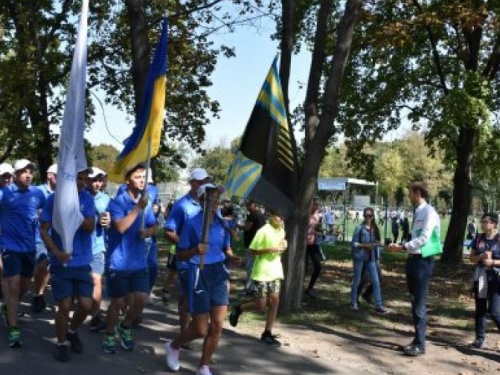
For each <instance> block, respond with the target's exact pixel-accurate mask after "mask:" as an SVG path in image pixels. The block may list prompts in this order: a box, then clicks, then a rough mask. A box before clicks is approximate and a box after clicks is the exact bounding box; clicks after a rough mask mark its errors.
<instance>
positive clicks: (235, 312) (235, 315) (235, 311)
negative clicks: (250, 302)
mask: <svg viewBox="0 0 500 375" xmlns="http://www.w3.org/2000/svg"><path fill="white" fill-rule="evenodd" d="M241 313H242V311H241V305H240V304H237V305H235V306H234V307H233V308H232V309H231V313H230V314H229V324H231V326H233V327H236V326H237V325H238V320H239V319H240V315H241Z"/></svg>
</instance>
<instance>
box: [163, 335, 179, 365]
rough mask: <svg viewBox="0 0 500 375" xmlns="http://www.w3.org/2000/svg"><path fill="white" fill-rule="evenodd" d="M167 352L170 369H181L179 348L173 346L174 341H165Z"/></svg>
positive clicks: (166, 357) (167, 362)
mask: <svg viewBox="0 0 500 375" xmlns="http://www.w3.org/2000/svg"><path fill="white" fill-rule="evenodd" d="M165 353H166V356H165V363H166V364H167V367H168V369H169V370H171V371H174V372H177V371H179V368H180V366H179V349H174V348H172V341H167V342H166V343H165Z"/></svg>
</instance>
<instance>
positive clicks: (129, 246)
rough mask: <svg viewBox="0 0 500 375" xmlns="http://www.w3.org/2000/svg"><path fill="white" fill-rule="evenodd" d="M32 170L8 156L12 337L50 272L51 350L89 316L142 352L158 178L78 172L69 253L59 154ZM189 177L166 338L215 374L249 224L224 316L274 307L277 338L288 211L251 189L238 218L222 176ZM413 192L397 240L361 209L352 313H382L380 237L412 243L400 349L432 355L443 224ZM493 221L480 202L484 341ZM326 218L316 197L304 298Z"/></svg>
mask: <svg viewBox="0 0 500 375" xmlns="http://www.w3.org/2000/svg"><path fill="white" fill-rule="evenodd" d="M35 168H36V166H35V165H34V163H32V162H30V161H29V160H26V159H21V160H18V161H16V162H15V164H14V166H10V165H8V164H6V163H3V164H1V165H0V177H1V178H0V185H1V186H0V187H1V189H0V224H1V236H0V239H1V245H2V257H1V259H2V267H0V270H1V271H2V272H3V275H2V291H3V300H4V303H3V304H2V307H1V313H2V315H3V317H4V320H5V324H6V327H7V338H8V344H9V346H10V347H11V348H20V347H21V346H22V344H23V342H22V333H21V330H20V329H19V326H18V318H19V316H22V314H23V312H22V311H21V310H20V308H19V304H20V301H21V299H22V298H23V296H24V295H25V294H26V292H27V291H28V290H29V289H30V286H31V283H32V281H33V300H32V309H33V313H35V314H36V313H39V312H41V311H43V310H44V309H45V307H46V301H45V298H44V293H45V289H46V288H47V285H48V284H49V282H50V286H51V291H52V295H53V300H54V301H55V303H56V305H57V312H56V314H55V331H56V332H55V336H56V340H57V344H56V347H55V350H54V357H55V358H56V359H57V360H58V361H61V362H67V361H68V360H69V359H70V352H71V351H72V352H77V353H78V352H81V351H82V350H83V344H82V342H81V341H80V338H79V335H78V331H79V329H80V327H81V326H82V324H83V323H84V322H85V320H86V319H87V318H88V317H89V316H90V319H89V327H90V330H92V331H95V332H104V333H105V335H104V340H103V343H102V349H103V351H104V352H105V353H108V354H113V353H117V352H118V351H119V348H120V347H121V349H122V350H126V351H128V350H133V349H134V346H135V344H134V337H133V328H134V327H135V326H137V325H138V324H140V323H141V321H142V313H143V309H144V307H145V305H146V303H147V301H148V298H149V295H150V294H151V291H152V288H153V286H154V284H155V280H156V276H157V274H158V257H157V250H158V249H157V241H156V235H157V226H158V217H157V216H158V213H159V211H161V210H158V209H157V204H156V202H157V197H158V190H157V188H156V187H155V185H154V184H153V183H152V181H148V183H146V176H147V175H148V174H149V173H147V172H146V171H147V167H146V166H145V165H144V164H138V165H136V166H135V167H133V168H131V169H129V170H127V171H125V173H124V176H123V177H124V184H123V185H121V186H120V188H119V189H118V192H117V194H116V196H114V197H110V196H109V195H108V194H107V193H106V190H105V187H106V186H105V185H106V172H105V171H102V170H100V169H99V168H95V167H93V168H86V169H84V170H81V171H79V173H78V176H77V178H76V181H75V184H76V187H77V190H78V199H79V204H80V205H79V207H80V214H81V217H82V222H81V225H80V227H79V228H78V231H77V232H76V234H75V236H74V240H73V248H72V249H71V251H70V249H64V248H63V245H62V240H61V237H60V235H59V233H58V232H57V230H56V229H55V228H54V225H53V209H54V201H55V199H54V197H55V194H54V192H55V191H56V189H57V166H56V165H52V166H51V167H50V168H49V169H48V170H47V171H46V172H47V173H46V174H47V179H46V181H45V183H44V184H42V185H40V186H33V185H32V182H33V176H34V172H35ZM188 181H189V185H190V190H189V192H188V193H187V194H186V195H184V196H183V197H181V198H180V199H179V200H177V201H176V202H175V203H173V204H172V205H170V206H169V210H168V214H167V215H166V217H165V220H164V222H163V229H164V235H165V238H166V239H167V241H168V242H169V243H170V244H171V247H170V249H169V259H168V262H167V267H168V273H167V275H166V278H165V280H164V282H163V289H162V297H163V298H164V300H165V301H167V300H168V299H170V294H171V293H170V291H171V289H172V288H173V285H174V280H175V279H176V278H177V279H178V285H179V293H178V296H179V299H178V314H179V333H178V335H177V336H176V337H175V338H174V339H173V340H170V341H168V342H167V343H166V344H165V353H166V358H165V362H166V365H167V367H168V368H169V369H170V370H171V371H178V370H179V368H180V364H179V356H180V352H181V351H180V350H181V348H182V349H190V348H191V346H190V343H191V342H192V341H193V340H195V339H203V340H204V343H203V349H202V353H201V356H200V361H199V366H198V370H197V374H198V375H210V374H211V372H210V369H209V365H210V361H211V358H212V356H213V354H214V352H215V350H216V348H217V345H218V342H219V339H220V336H221V332H222V326H223V323H224V321H225V319H226V316H227V315H228V305H229V271H230V269H231V267H232V266H234V265H239V264H240V263H241V259H240V258H239V257H237V256H235V254H234V253H233V251H232V243H233V241H235V240H238V236H239V232H240V231H242V232H243V243H244V247H245V268H246V272H247V278H246V281H245V288H244V290H243V292H242V293H241V295H242V296H244V297H246V298H245V301H240V302H237V303H235V304H234V305H233V306H232V308H231V309H229V310H230V311H229V323H230V324H231V325H232V326H233V327H236V326H237V325H238V322H239V318H240V316H241V315H242V314H244V313H246V312H249V311H266V313H267V316H266V322H265V326H264V328H263V332H262V335H261V341H262V342H263V343H264V344H266V345H270V346H273V347H279V346H280V345H281V342H280V341H279V335H276V334H274V333H273V326H274V323H275V320H276V315H277V311H278V306H279V293H280V287H281V281H282V280H283V278H284V272H283V266H282V263H281V257H282V255H283V253H284V251H286V249H287V241H286V240H285V237H286V235H285V231H284V223H283V218H282V217H281V216H280V215H279V213H277V212H274V211H272V210H265V211H262V210H261V209H260V208H259V207H258V206H257V203H256V202H253V201H251V200H247V201H246V208H247V211H248V215H247V217H246V220H244V221H240V220H238V219H237V218H236V216H235V212H234V208H233V206H232V203H231V201H230V200H228V199H222V200H221V189H220V187H218V186H216V185H214V183H213V181H212V178H211V177H210V176H209V175H208V173H207V172H206V171H205V170H204V169H202V168H195V169H193V170H192V171H191V173H190V175H189V178H188ZM409 192H410V193H409V198H410V200H411V202H412V203H413V205H414V207H415V209H414V212H413V219H412V225H411V233H409V234H405V235H403V237H402V240H401V242H397V241H396V238H393V239H392V241H389V242H390V243H388V242H387V241H385V240H382V238H381V234H380V230H379V228H378V226H377V223H376V220H375V211H374V209H373V208H370V207H367V208H365V209H364V210H363V221H362V222H361V223H359V224H358V225H357V227H356V228H355V230H354V234H353V236H352V241H351V247H352V256H353V271H354V272H353V279H352V285H351V293H350V307H351V309H352V310H354V311H356V310H358V304H359V299H360V298H363V299H365V300H367V301H370V302H371V301H372V298H373V300H374V306H375V310H374V311H375V313H378V314H385V313H386V312H387V310H386V308H385V307H384V303H383V298H382V292H381V287H380V280H381V277H382V273H381V269H380V262H379V260H380V249H381V248H382V247H384V246H386V249H387V251H404V252H406V253H407V254H408V258H407V263H406V277H407V286H408V290H409V293H410V301H411V306H412V316H413V325H414V328H415V336H414V339H413V341H412V342H411V343H410V345H408V346H407V347H406V348H405V354H407V355H410V356H418V355H422V354H424V353H425V343H426V327H427V307H426V303H427V295H428V289H429V283H430V279H431V276H432V272H433V268H434V255H436V254H437V253H438V252H435V251H434V250H435V249H433V248H431V247H432V246H430V244H431V243H432V241H433V239H434V237H435V235H436V233H437V235H439V231H440V221H439V216H438V215H437V213H436V211H435V210H434V208H433V207H432V206H431V205H429V204H428V203H427V199H428V190H427V187H426V185H425V183H422V182H414V183H412V184H411V185H410V188H409ZM155 206H156V207H155ZM207 222H208V223H210V224H209V225H208V226H207V225H206V223H207ZM497 223H498V216H497V215H493V214H485V215H484V216H483V218H482V220H481V228H482V229H483V232H482V234H481V235H479V236H476V237H475V238H474V239H473V240H472V243H471V247H472V251H471V255H470V259H471V261H472V262H473V263H475V264H476V265H477V269H476V273H475V275H474V280H475V282H474V285H473V292H474V296H475V298H476V340H475V342H474V345H475V346H476V347H478V348H482V347H483V345H484V340H485V318H486V312H487V311H489V313H490V316H491V317H492V319H493V320H494V321H495V323H496V324H497V326H498V327H499V329H500V311H499V310H500V283H499V281H498V272H497V271H496V268H494V267H496V266H497V264H498V263H499V262H500V250H499V243H500V241H499V235H498V234H497V232H496V225H497ZM329 225H333V220H331V219H328V218H327V217H326V216H325V215H324V213H322V212H321V207H320V202H319V200H318V199H317V198H315V199H313V202H312V204H311V209H310V213H309V223H308V227H307V233H306V237H307V248H306V249H305V256H306V259H305V264H306V268H307V265H308V264H309V263H312V266H313V271H312V274H311V276H310V279H309V281H308V283H307V287H306V288H305V294H306V295H307V296H308V297H309V298H318V295H317V293H316V291H315V284H316V282H317V280H318V278H319V277H320V275H321V271H322V266H321V263H322V261H323V260H324V254H323V252H322V249H321V246H320V243H321V240H320V239H321V238H322V237H323V236H324V234H325V232H326V231H327V230H328V228H329ZM408 227H409V228H410V226H409V225H408ZM438 237H439V236H438ZM49 280H50V281H49ZM104 280H105V282H106V284H105V288H103V282H104ZM368 281H370V283H368ZM104 289H105V291H106V294H107V296H108V297H109V304H108V306H107V309H106V313H105V314H103V311H102V308H101V302H102V300H103V294H104V293H103V290H104ZM249 298H250V300H249ZM72 310H74V312H73V314H71V311H72Z"/></svg>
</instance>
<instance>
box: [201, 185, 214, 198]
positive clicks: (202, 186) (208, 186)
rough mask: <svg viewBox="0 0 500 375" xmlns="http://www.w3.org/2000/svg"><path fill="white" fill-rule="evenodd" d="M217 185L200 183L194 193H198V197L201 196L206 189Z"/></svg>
mask: <svg viewBox="0 0 500 375" xmlns="http://www.w3.org/2000/svg"><path fill="white" fill-rule="evenodd" d="M216 188H217V187H216V186H215V185H214V184H211V183H207V184H203V185H201V186H200V187H199V188H198V190H197V191H196V194H197V195H198V198H201V197H202V196H203V195H205V192H206V191H207V189H216Z"/></svg>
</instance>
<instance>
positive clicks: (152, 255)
mask: <svg viewBox="0 0 500 375" xmlns="http://www.w3.org/2000/svg"><path fill="white" fill-rule="evenodd" d="M126 190H127V185H126V184H121V185H120V186H119V187H118V190H117V192H116V196H119V195H120V194H123V193H124V192H125V191H126ZM146 190H147V193H148V201H149V204H150V205H153V204H155V203H156V200H157V199H158V188H157V187H156V186H155V185H151V184H148V185H147V187H146ZM158 211H159V210H158ZM145 241H146V245H147V246H146V248H147V255H148V265H149V266H150V267H155V266H156V265H157V263H158V246H157V241H156V236H152V237H150V238H147V239H146V240H145Z"/></svg>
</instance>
